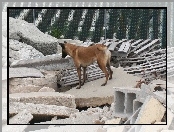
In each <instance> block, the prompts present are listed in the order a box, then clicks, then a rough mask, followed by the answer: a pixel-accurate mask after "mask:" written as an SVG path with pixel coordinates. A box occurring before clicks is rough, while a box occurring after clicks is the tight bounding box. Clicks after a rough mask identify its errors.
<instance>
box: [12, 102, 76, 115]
mask: <svg viewBox="0 0 174 132" xmlns="http://www.w3.org/2000/svg"><path fill="white" fill-rule="evenodd" d="M22 110H27V111H28V112H29V113H31V114H32V115H34V116H37V117H39V116H58V117H69V116H70V115H71V114H73V113H76V112H78V110H77V109H75V108H68V107H65V106H57V105H45V104H33V103H19V102H10V103H9V114H10V115H14V114H17V113H20V111H22Z"/></svg>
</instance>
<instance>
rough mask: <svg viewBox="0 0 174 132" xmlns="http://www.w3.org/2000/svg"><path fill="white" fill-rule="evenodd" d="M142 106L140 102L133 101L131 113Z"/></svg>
mask: <svg viewBox="0 0 174 132" xmlns="http://www.w3.org/2000/svg"><path fill="white" fill-rule="evenodd" d="M142 105H143V103H142V102H139V101H138V100H136V99H135V100H134V101H133V113H135V111H136V110H138V109H139V108H140V107H141V106H142Z"/></svg>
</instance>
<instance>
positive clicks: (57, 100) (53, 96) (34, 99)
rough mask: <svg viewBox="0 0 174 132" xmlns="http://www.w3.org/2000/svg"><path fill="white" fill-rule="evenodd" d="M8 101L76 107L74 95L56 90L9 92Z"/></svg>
mask: <svg viewBox="0 0 174 132" xmlns="http://www.w3.org/2000/svg"><path fill="white" fill-rule="evenodd" d="M9 102H21V103H34V104H45V105H57V106H66V107H70V108H76V104H75V97H74V96H73V95H69V94H62V93H58V92H31V93H14V94H9Z"/></svg>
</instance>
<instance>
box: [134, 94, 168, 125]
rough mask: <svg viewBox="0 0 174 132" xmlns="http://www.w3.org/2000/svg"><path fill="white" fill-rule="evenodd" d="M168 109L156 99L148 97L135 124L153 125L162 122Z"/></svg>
mask: <svg viewBox="0 0 174 132" xmlns="http://www.w3.org/2000/svg"><path fill="white" fill-rule="evenodd" d="M165 111H166V108H165V107H164V106H163V105H162V104H161V103H160V102H159V101H158V100H157V99H155V98H154V97H152V96H148V97H147V98H146V101H145V102H144V104H143V105H142V107H141V110H140V112H139V114H138V117H137V119H136V121H135V124H151V123H154V122H160V121H161V119H162V118H163V116H164V113H165Z"/></svg>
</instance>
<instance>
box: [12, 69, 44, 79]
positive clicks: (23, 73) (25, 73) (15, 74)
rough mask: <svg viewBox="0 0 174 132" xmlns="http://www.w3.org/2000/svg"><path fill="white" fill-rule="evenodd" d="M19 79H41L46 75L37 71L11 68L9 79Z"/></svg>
mask: <svg viewBox="0 0 174 132" xmlns="http://www.w3.org/2000/svg"><path fill="white" fill-rule="evenodd" d="M19 77H23V78H24V77H36V78H41V77H44V75H43V74H42V73H41V72H40V71H39V70H37V69H34V68H27V67H20V68H9V78H19Z"/></svg>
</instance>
